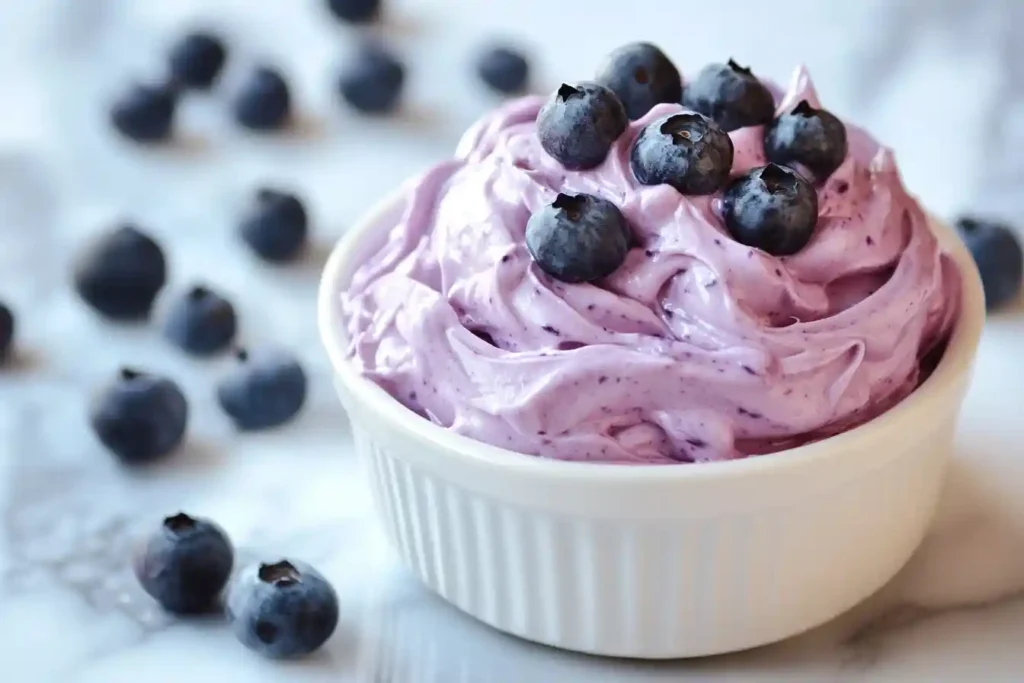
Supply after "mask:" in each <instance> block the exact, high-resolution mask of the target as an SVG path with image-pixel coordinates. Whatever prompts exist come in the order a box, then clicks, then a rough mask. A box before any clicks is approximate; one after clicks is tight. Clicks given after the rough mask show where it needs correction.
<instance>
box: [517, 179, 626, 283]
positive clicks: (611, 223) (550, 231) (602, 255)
mask: <svg viewBox="0 0 1024 683" xmlns="http://www.w3.org/2000/svg"><path fill="white" fill-rule="evenodd" d="M630 234H631V233H630V229H629V224H627V223H626V219H625V217H624V216H623V215H622V212H620V211H619V209H618V207H617V206H615V205H614V204H612V203H611V202H609V201H608V200H607V199H601V198H600V197H594V196H592V195H588V194H577V195H569V194H559V195H558V196H557V197H555V200H554V201H553V202H552V203H551V204H548V205H545V206H544V207H542V208H541V209H539V210H538V211H535V212H534V214H533V215H532V216H530V220H529V221H528V222H527V223H526V246H527V248H528V249H529V250H530V254H532V255H533V259H534V261H536V262H537V265H538V266H539V267H540V269H541V270H543V271H544V272H545V273H547V274H548V275H550V276H551V277H553V278H556V279H558V280H561V281H562V282H593V281H595V280H600V279H601V278H603V277H606V276H608V275H611V274H612V273H613V272H614V271H615V269H616V268H618V267H619V266H620V265H622V262H623V261H624V260H625V258H626V253H627V252H628V251H629V244H630V241H631V240H630Z"/></svg>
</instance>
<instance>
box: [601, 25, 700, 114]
mask: <svg viewBox="0 0 1024 683" xmlns="http://www.w3.org/2000/svg"><path fill="white" fill-rule="evenodd" d="M596 80H597V82H598V83H601V84H603V85H605V86H607V87H608V88H610V89H611V90H612V91H613V92H614V93H615V94H616V95H618V97H619V99H620V100H622V104H623V106H624V107H625V108H626V114H628V115H629V118H630V119H634V120H635V119H638V118H640V117H641V116H643V115H644V114H646V113H647V112H649V111H650V110H651V107H653V106H654V105H656V104H659V103H662V102H672V103H676V102H679V98H680V97H681V96H682V93H683V81H682V78H681V77H680V75H679V70H678V69H676V67H675V65H674V64H673V63H672V61H671V60H670V59H669V58H668V57H667V56H665V53H664V52H662V51H661V50H660V49H658V47H656V46H654V45H652V44H650V43H630V44H628V45H623V46H622V47H620V48H618V49H617V50H615V51H614V52H612V53H611V54H609V55H608V57H607V58H605V61H604V63H603V64H602V65H601V67H600V69H598V72H597V78H596Z"/></svg>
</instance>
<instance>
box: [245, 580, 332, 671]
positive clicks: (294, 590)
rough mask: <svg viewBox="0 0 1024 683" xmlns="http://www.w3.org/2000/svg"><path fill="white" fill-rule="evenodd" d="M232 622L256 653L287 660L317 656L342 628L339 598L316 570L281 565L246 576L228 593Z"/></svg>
mask: <svg viewBox="0 0 1024 683" xmlns="http://www.w3.org/2000/svg"><path fill="white" fill-rule="evenodd" d="M227 615H228V621H229V622H230V623H231V628H232V630H233V631H234V633H235V636H236V637H237V638H238V639H239V640H240V641H242V643H243V644H244V645H245V646H246V647H248V648H250V649H252V650H255V651H256V652H259V653H261V654H264V655H266V656H268V657H273V658H278V659H283V658H291V657H301V656H303V655H308V654H310V653H312V652H314V651H316V650H317V649H318V648H319V647H320V646H321V645H323V644H324V643H325V642H327V639H328V638H330V637H331V634H332V633H334V629H335V628H336V627H337V625H338V594H337V593H335V591H334V588H333V587H332V586H331V584H330V583H329V582H328V581H327V579H325V578H324V577H323V576H322V575H321V574H320V573H319V572H318V571H317V570H316V569H314V568H313V567H310V566H309V565H308V564H305V563H303V562H297V561H294V560H291V561H290V560H281V561H280V562H275V563H273V564H257V565H253V566H251V567H248V568H246V569H245V570H243V571H242V572H241V573H240V574H239V575H238V576H237V577H236V578H235V580H234V581H232V583H231V587H230V588H229V589H228V597H227Z"/></svg>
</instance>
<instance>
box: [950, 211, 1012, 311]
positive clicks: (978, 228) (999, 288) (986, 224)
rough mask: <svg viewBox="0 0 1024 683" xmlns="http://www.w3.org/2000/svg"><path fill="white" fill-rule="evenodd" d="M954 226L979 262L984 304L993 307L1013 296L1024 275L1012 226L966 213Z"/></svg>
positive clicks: (975, 260) (995, 307)
mask: <svg viewBox="0 0 1024 683" xmlns="http://www.w3.org/2000/svg"><path fill="white" fill-rule="evenodd" d="M956 227H957V231H958V232H959V233H960V237H961V239H963V241H964V244H966V245H967V248H968V249H969V250H970V252H971V255H972V256H974V262H975V263H977V264H978V272H979V273H980V274H981V284H982V287H984V289H985V307H986V308H987V309H988V310H990V311H991V310H995V309H997V308H1000V307H1001V306H1004V305H1006V304H1008V303H1010V302H1011V301H1013V300H1014V299H1016V298H1017V295H1018V294H1019V293H1020V287H1021V279H1022V276H1024V255H1022V253H1021V244H1020V240H1019V239H1018V237H1017V235H1016V234H1015V233H1014V232H1013V230H1012V229H1011V228H1010V227H1008V226H1006V225H1003V224H1001V223H996V222H993V221H988V220H984V219H979V218H968V217H965V218H961V219H960V220H958V221H957V222H956Z"/></svg>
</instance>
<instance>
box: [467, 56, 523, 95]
mask: <svg viewBox="0 0 1024 683" xmlns="http://www.w3.org/2000/svg"><path fill="white" fill-rule="evenodd" d="M476 72H477V74H478V75H479V76H480V79H481V80H483V82H484V83H486V84H487V85H488V86H490V87H491V89H493V90H495V91H496V92H500V93H503V94H506V95H513V94H515V93H518V92H522V91H523V89H525V88H526V80H527V78H528V77H529V75H530V65H529V63H528V62H527V61H526V57H525V56H523V54H522V53H521V52H518V51H517V50H514V49H512V48H510V47H501V46H499V47H492V48H490V49H489V50H487V51H486V52H484V53H483V54H482V55H480V60H479V61H478V62H477V65H476Z"/></svg>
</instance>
